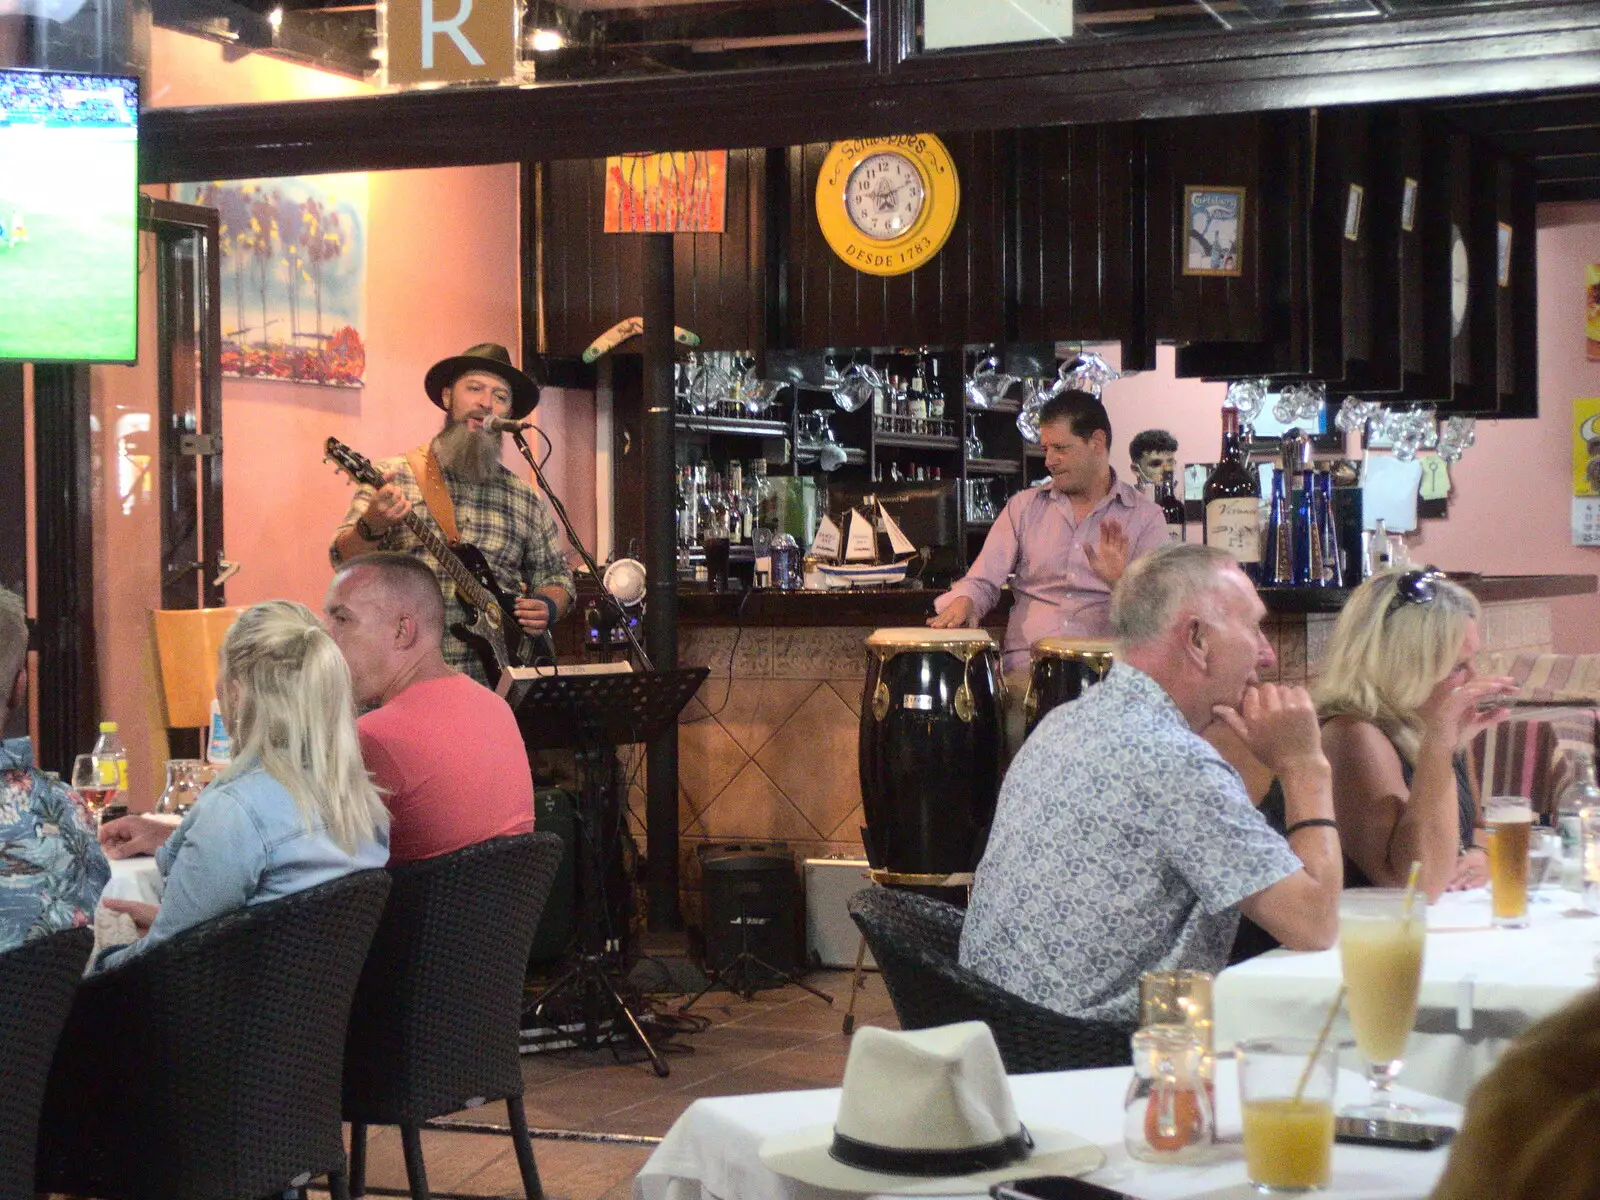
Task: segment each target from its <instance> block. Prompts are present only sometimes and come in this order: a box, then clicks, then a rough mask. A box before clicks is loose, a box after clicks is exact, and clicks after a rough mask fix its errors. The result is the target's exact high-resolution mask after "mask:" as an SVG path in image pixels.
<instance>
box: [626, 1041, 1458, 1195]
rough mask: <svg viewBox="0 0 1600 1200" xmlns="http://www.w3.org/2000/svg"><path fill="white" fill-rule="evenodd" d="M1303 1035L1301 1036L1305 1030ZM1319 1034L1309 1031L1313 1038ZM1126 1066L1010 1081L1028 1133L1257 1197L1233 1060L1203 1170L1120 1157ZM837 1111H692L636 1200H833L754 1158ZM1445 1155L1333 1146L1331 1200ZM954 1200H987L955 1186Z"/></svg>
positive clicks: (1153, 1173) (1123, 1178)
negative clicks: (1031, 1129)
mask: <svg viewBox="0 0 1600 1200" xmlns="http://www.w3.org/2000/svg"><path fill="white" fill-rule="evenodd" d="M1302 1032H1304V1031H1302ZM1313 1032H1314V1029H1313ZM1132 1078H1133V1069H1132V1068H1131V1067H1108V1068H1102V1069H1098V1070H1086V1071H1056V1072H1048V1073H1041V1074H1037V1075H1013V1076H1011V1077H1010V1078H1009V1085H1010V1088H1011V1093H1012V1098H1013V1101H1014V1103H1015V1106H1016V1110H1017V1115H1018V1117H1019V1118H1020V1119H1021V1121H1022V1123H1023V1124H1024V1125H1029V1126H1039V1127H1049V1126H1055V1127H1057V1128H1061V1129H1066V1130H1068V1131H1070V1132H1072V1133H1075V1134H1077V1135H1078V1136H1079V1137H1081V1138H1083V1139H1084V1140H1085V1141H1088V1142H1090V1143H1092V1144H1093V1145H1095V1146H1098V1147H1099V1148H1100V1150H1101V1152H1102V1153H1103V1154H1104V1155H1105V1162H1104V1163H1103V1164H1102V1165H1101V1166H1100V1167H1098V1168H1097V1169H1095V1170H1094V1171H1091V1172H1089V1173H1088V1174H1087V1175H1085V1176H1084V1178H1085V1179H1087V1180H1089V1181H1090V1182H1093V1183H1097V1184H1100V1185H1101V1186H1102V1187H1107V1188H1111V1189H1114V1190H1115V1191H1118V1192H1122V1193H1124V1194H1126V1195H1128V1196H1131V1197H1137V1198H1139V1200H1199V1198H1200V1197H1204V1198H1205V1200H1245V1198H1246V1197H1258V1196H1259V1193H1258V1192H1256V1190H1255V1189H1254V1188H1253V1187H1252V1186H1251V1185H1250V1183H1249V1182H1248V1181H1247V1179H1246V1178H1245V1163H1244V1148H1243V1143H1242V1140H1241V1134H1240V1130H1241V1118H1240V1112H1239V1089H1238V1075H1237V1071H1236V1069H1235V1065H1234V1063H1233V1062H1232V1061H1231V1056H1219V1059H1218V1061H1217V1063H1216V1074H1215V1079H1216V1096H1217V1134H1218V1137H1217V1142H1216V1144H1215V1145H1214V1146H1212V1147H1210V1148H1209V1150H1208V1153H1207V1155H1206V1158H1205V1161H1203V1162H1197V1163H1189V1164H1183V1165H1179V1164H1168V1163H1147V1162H1141V1161H1139V1160H1136V1159H1133V1158H1130V1157H1129V1156H1128V1153H1127V1151H1126V1150H1125V1149H1124V1146H1123V1123H1124V1119H1125V1117H1124V1107H1123V1104H1124V1098H1125V1097H1126V1095H1127V1092H1128V1085H1129V1083H1130V1081H1131V1080H1132ZM1396 1093H1397V1096H1398V1098H1399V1099H1401V1100H1403V1101H1404V1102H1405V1103H1407V1104H1410V1105H1411V1106H1413V1107H1414V1108H1416V1109H1417V1111H1418V1112H1419V1113H1421V1114H1422V1117H1423V1119H1424V1120H1426V1121H1428V1122H1430V1123H1432V1124H1438V1125H1450V1126H1455V1125H1458V1124H1459V1121H1460V1117H1461V1109H1460V1108H1459V1106H1457V1105H1455V1104H1452V1103H1450V1102H1449V1101H1446V1100H1441V1099H1438V1098H1437V1097H1432V1096H1427V1095H1424V1094H1422V1093H1420V1092H1416V1091H1413V1090H1410V1089H1407V1088H1398V1089H1396ZM1366 1096H1367V1087H1366V1081H1365V1079H1364V1078H1363V1076H1362V1075H1361V1074H1360V1073H1359V1072H1357V1071H1353V1070H1349V1069H1345V1070H1342V1071H1340V1073H1339V1079H1338V1095H1337V1103H1338V1104H1339V1105H1340V1106H1346V1105H1351V1104H1356V1103H1360V1102H1361V1101H1363V1100H1365V1099H1366ZM838 1108H839V1089H838V1088H827V1089H821V1090H817V1091H803V1092H768V1093H764V1094H760V1095H745V1096H723V1097H716V1098H711V1099H702V1100H696V1101H695V1102H694V1103H693V1104H691V1105H690V1106H689V1108H688V1109H687V1110H686V1111H685V1112H684V1113H683V1115H682V1116H681V1117H679V1118H678V1120H677V1121H676V1122H675V1123H674V1124H673V1126H672V1128H671V1129H669V1130H668V1131H667V1134H666V1136H665V1137H664V1138H662V1140H661V1144H660V1145H659V1146H657V1147H656V1149H655V1152H654V1153H652V1154H651V1156H650V1158H649V1159H648V1160H647V1161H646V1162H645V1164H644V1167H643V1169H641V1170H640V1172H639V1174H638V1176H637V1177H635V1179H634V1183H633V1197H634V1200H839V1198H840V1197H841V1196H842V1195H843V1193H838V1192H832V1191H828V1190H826V1189H823V1188H819V1187H815V1186H812V1185H810V1184H805V1183H801V1182H799V1181H798V1180H794V1179H790V1178H787V1177H785V1176H781V1175H778V1174H775V1173H774V1172H773V1171H771V1170H769V1169H768V1168H767V1167H766V1166H765V1165H763V1163H762V1162H761V1158H760V1150H761V1143H762V1142H763V1141H764V1140H765V1139H766V1138H768V1137H770V1136H772V1135H774V1134H778V1133H785V1132H789V1131H792V1130H797V1129H802V1128H806V1127H809V1126H813V1125H827V1124H830V1123H831V1122H832V1121H833V1118H834V1116H835V1114H836V1113H837V1112H838ZM1448 1153H1449V1151H1448V1149H1447V1148H1440V1149H1434V1150H1396V1149H1381V1148H1377V1147H1372V1146H1355V1145H1343V1144H1340V1145H1336V1146H1335V1147H1334V1150H1333V1179H1332V1185H1331V1186H1330V1187H1329V1188H1328V1190H1326V1191H1324V1192H1321V1193H1319V1195H1320V1196H1322V1197H1327V1198H1328V1200H1421V1198H1422V1197H1425V1196H1427V1195H1428V1193H1429V1192H1430V1191H1432V1190H1433V1186H1434V1184H1435V1183H1436V1182H1437V1180H1438V1178H1439V1174H1440V1172H1441V1171H1442V1170H1443V1169H1444V1163H1445V1158H1446V1156H1447V1155H1448ZM947 1194H948V1195H950V1196H971V1195H982V1194H983V1193H982V1192H976V1191H972V1190H966V1191H963V1190H962V1189H961V1187H960V1186H959V1183H958V1182H956V1181H952V1186H951V1189H950V1191H949V1192H948V1193H947Z"/></svg>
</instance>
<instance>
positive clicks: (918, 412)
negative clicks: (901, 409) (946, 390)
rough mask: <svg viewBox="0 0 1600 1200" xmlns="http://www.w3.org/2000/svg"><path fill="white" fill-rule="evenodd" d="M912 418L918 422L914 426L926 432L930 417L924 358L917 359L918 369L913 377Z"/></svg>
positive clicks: (920, 431) (916, 429)
mask: <svg viewBox="0 0 1600 1200" xmlns="http://www.w3.org/2000/svg"><path fill="white" fill-rule="evenodd" d="M911 419H912V420H913V421H914V422H916V424H915V425H914V426H913V427H912V428H913V429H914V430H915V431H916V432H917V433H923V432H926V426H925V424H924V422H926V421H927V419H928V381H927V380H926V379H925V378H924V377H923V374H922V360H921V359H918V360H917V371H916V374H914V375H913V376H912V377H911Z"/></svg>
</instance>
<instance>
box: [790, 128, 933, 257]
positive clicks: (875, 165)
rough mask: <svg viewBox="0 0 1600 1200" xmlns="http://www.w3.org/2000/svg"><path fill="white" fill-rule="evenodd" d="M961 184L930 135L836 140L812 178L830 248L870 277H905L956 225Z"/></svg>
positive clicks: (821, 222)
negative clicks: (819, 169) (815, 185)
mask: <svg viewBox="0 0 1600 1200" xmlns="http://www.w3.org/2000/svg"><path fill="white" fill-rule="evenodd" d="M960 207H961V183H960V180H959V179H958V178H957V176H956V167H955V163H954V162H952V161H951V159H950V151H949V150H947V149H945V145H944V143H943V142H941V141H940V140H939V139H938V138H937V137H935V136H934V135H933V134H931V133H909V134H902V135H900V136H898V137H883V138H858V139H856V140H854V141H848V142H835V143H834V144H833V146H832V148H831V149H829V151H828V156H827V157H826V158H825V159H823V160H822V171H821V173H820V174H819V175H818V176H817V224H819V225H820V226H821V227H822V236H823V237H825V238H827V240H828V245H830V246H832V247H833V252H834V253H835V254H837V255H838V256H839V257H840V258H842V259H844V261H845V262H847V263H849V264H850V265H851V266H852V267H854V268H855V269H856V270H858V271H865V272H866V273H867V274H869V275H903V274H905V272H907V271H914V270H916V268H918V267H920V266H922V264H923V263H925V262H927V261H928V260H929V259H931V258H932V257H933V256H934V255H935V254H937V253H939V250H940V248H941V247H942V246H943V245H944V243H945V239H947V238H948V237H949V236H950V231H951V230H952V229H954V228H955V224H956V212H957V211H958V210H959V209H960Z"/></svg>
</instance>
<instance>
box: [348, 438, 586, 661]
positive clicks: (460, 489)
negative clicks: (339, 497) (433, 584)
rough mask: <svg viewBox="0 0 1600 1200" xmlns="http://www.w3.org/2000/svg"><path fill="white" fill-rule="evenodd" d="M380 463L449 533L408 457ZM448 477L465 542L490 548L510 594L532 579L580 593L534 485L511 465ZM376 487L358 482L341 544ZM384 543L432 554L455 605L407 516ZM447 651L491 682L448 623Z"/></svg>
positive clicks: (486, 551)
mask: <svg viewBox="0 0 1600 1200" xmlns="http://www.w3.org/2000/svg"><path fill="white" fill-rule="evenodd" d="M376 465H377V468H378V470H379V471H381V472H383V473H384V474H385V475H388V474H389V473H390V472H393V473H394V483H395V485H396V486H397V487H399V489H400V490H401V491H402V492H403V493H404V494H405V498H406V499H407V500H409V501H410V502H411V507H412V508H414V509H416V510H417V513H418V515H419V516H421V518H422V519H423V520H424V521H426V522H427V523H428V524H429V525H431V526H433V528H434V529H435V530H436V531H438V532H439V533H440V536H441V537H442V536H443V531H442V530H439V524H438V522H437V521H435V520H434V519H433V514H432V513H430V512H429V511H428V506H427V505H426V504H424V503H423V500H422V489H421V488H419V487H418V486H417V479H416V476H415V475H414V474H412V471H411V465H410V464H409V463H408V462H407V461H406V460H405V458H404V457H403V456H402V457H399V458H388V459H384V460H383V461H382V462H379V463H378V464H376ZM444 478H445V486H446V487H447V488H449V490H450V500H451V502H452V503H453V504H454V505H455V510H456V513H455V516H456V530H457V532H459V533H460V535H461V540H462V541H463V542H470V543H471V544H472V545H474V546H476V547H477V548H478V549H479V550H481V551H482V552H483V557H484V559H485V560H486V561H487V562H488V564H489V569H490V570H491V571H492V572H493V573H494V577H495V579H496V581H498V583H499V584H500V587H501V588H502V589H503V590H504V591H505V593H506V594H507V595H508V596H516V595H518V594H520V593H521V591H522V585H523V584H524V583H526V584H527V585H528V588H529V590H537V589H539V588H542V587H560V588H562V589H563V590H565V591H566V593H567V595H568V597H572V598H575V597H576V594H577V593H576V590H575V589H574V586H573V582H572V571H571V570H570V569H569V568H568V567H567V560H566V559H565V558H563V557H562V554H561V543H560V540H559V539H558V537H557V534H556V526H555V522H554V521H552V520H551V519H550V514H549V512H547V511H546V510H545V506H544V502H543V501H542V500H541V499H540V498H539V494H538V493H537V492H535V491H534V490H533V487H532V485H531V484H529V483H528V482H527V481H526V480H523V479H520V478H518V477H517V476H516V475H513V474H512V473H511V472H510V471H508V470H506V469H505V468H504V467H501V469H500V470H499V471H498V472H496V473H495V475H494V477H493V478H491V479H490V480H489V481H488V482H487V483H468V482H467V481H466V480H465V479H462V478H461V477H459V476H457V475H453V474H451V473H450V472H449V471H446V472H445V473H444ZM373 492H374V489H373V488H371V487H369V486H367V485H366V484H362V485H360V486H358V487H357V488H356V491H355V495H354V496H352V497H351V500H350V511H349V512H347V513H345V515H344V521H343V522H341V523H340V525H339V528H338V529H337V530H335V531H334V540H335V541H336V542H337V540H338V538H339V535H340V534H342V533H344V531H345V530H347V529H351V528H353V527H354V526H355V523H356V518H357V517H359V516H361V515H363V514H364V513H365V512H366V511H367V506H368V505H369V504H371V503H372V496H373ZM378 548H379V549H381V550H398V551H400V552H402V553H405V554H417V555H421V556H422V557H423V558H425V559H427V561H428V564H429V565H430V566H431V567H433V571H434V574H435V575H437V576H438V577H439V586H440V587H441V588H442V589H443V590H444V598H445V605H446V608H447V609H449V608H450V606H451V602H452V601H454V600H455V592H456V589H455V583H454V582H453V581H452V580H451V579H450V577H449V576H448V575H447V574H445V572H444V569H443V568H442V567H440V565H439V564H438V563H437V562H435V561H434V559H433V556H432V555H430V554H429V553H428V552H427V551H426V550H424V549H423V546H422V543H421V541H420V540H419V539H418V538H417V535H416V534H414V533H412V532H411V530H410V529H408V528H406V526H405V524H404V522H402V523H400V524H397V525H394V526H392V527H391V528H390V529H389V530H388V531H387V532H385V533H384V535H383V538H382V540H381V541H380V542H379V543H378ZM329 557H330V558H332V560H333V565H334V566H335V567H338V566H340V565H341V563H340V560H339V553H338V551H337V550H336V549H333V548H331V547H330V549H329ZM455 620H456V617H455V616H454V615H451V616H450V617H448V618H447V619H446V625H447V626H448V625H450V624H453V623H454V621H455ZM444 657H445V661H446V662H448V663H449V664H450V665H451V666H452V667H455V668H456V669H457V670H458V671H464V672H466V673H467V674H468V675H471V676H472V677H473V678H474V679H476V680H477V681H478V682H480V683H487V682H488V680H487V679H486V678H485V673H484V670H483V664H482V663H480V662H479V661H478V656H477V654H476V653H474V651H473V650H472V648H471V647H470V646H469V645H468V644H467V643H466V642H464V641H462V640H461V639H460V638H459V637H457V636H456V635H455V634H453V633H451V632H449V630H448V629H447V630H446V632H445V638H444Z"/></svg>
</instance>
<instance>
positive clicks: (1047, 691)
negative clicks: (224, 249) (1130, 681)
mask: <svg viewBox="0 0 1600 1200" xmlns="http://www.w3.org/2000/svg"><path fill="white" fill-rule="evenodd" d="M1114 649H1115V647H1114V646H1113V644H1112V643H1111V642H1107V641H1096V640H1093V639H1090V638H1069V637H1047V638H1040V639H1039V640H1038V641H1037V642H1035V643H1034V644H1033V674H1032V675H1031V676H1030V677H1029V680H1028V695H1027V698H1026V699H1024V700H1023V702H1022V713H1023V716H1024V717H1026V718H1027V722H1028V732H1029V733H1032V732H1033V727H1034V726H1035V725H1037V724H1038V723H1039V722H1040V721H1041V720H1043V719H1044V715H1045V713H1047V712H1049V711H1050V710H1051V709H1052V708H1055V707H1056V706H1057V705H1059V704H1065V703H1066V702H1067V701H1069V700H1076V699H1077V698H1078V697H1079V696H1081V695H1083V690H1084V689H1085V688H1086V687H1088V686H1089V685H1090V684H1094V683H1099V682H1100V681H1101V680H1102V679H1104V678H1105V677H1106V672H1107V671H1109V670H1110V669H1111V662H1112V651H1113V650H1114Z"/></svg>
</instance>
